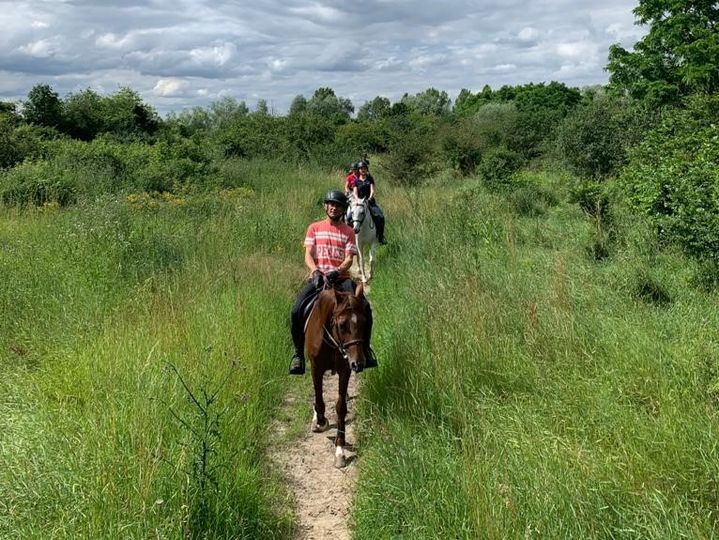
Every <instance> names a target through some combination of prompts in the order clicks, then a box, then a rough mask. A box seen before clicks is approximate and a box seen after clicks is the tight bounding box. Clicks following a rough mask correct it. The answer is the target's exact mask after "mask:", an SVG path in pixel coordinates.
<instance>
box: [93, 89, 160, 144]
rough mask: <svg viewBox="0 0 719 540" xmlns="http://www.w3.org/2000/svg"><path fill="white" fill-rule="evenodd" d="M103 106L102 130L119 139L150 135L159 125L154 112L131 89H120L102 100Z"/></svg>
mask: <svg viewBox="0 0 719 540" xmlns="http://www.w3.org/2000/svg"><path fill="white" fill-rule="evenodd" d="M104 105H105V106H104V123H105V128H104V129H105V130H106V131H108V132H110V133H113V134H115V135H117V136H119V137H130V138H133V137H137V136H142V135H148V134H152V133H154V132H155V131H156V130H157V128H158V127H159V125H160V119H159V117H158V116H157V113H156V112H155V110H154V109H153V108H152V107H150V106H149V105H146V104H145V103H143V102H142V98H140V96H139V94H138V93H137V92H135V91H134V90H132V89H131V88H120V90H118V91H117V92H116V93H115V94H113V95H111V96H109V97H106V98H105V99H104Z"/></svg>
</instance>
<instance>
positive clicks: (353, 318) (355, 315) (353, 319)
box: [350, 313, 357, 325]
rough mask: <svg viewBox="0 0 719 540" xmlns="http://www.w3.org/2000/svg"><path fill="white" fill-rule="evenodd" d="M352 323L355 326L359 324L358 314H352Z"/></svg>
mask: <svg viewBox="0 0 719 540" xmlns="http://www.w3.org/2000/svg"><path fill="white" fill-rule="evenodd" d="M350 322H351V323H352V324H355V325H356V324H357V314H356V313H353V314H352V316H351V317H350Z"/></svg>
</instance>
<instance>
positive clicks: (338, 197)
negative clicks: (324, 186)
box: [325, 190, 349, 208]
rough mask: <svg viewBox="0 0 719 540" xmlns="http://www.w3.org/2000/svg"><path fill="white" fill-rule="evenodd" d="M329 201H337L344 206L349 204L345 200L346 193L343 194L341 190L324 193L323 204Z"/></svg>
mask: <svg viewBox="0 0 719 540" xmlns="http://www.w3.org/2000/svg"><path fill="white" fill-rule="evenodd" d="M329 202H333V203H337V204H339V205H341V206H344V207H345V208H347V207H348V206H349V202H348V201H347V195H345V194H344V193H342V192H341V191H335V190H333V191H328V192H327V195H325V204H326V203H329Z"/></svg>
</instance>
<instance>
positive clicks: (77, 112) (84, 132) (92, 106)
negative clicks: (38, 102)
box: [63, 88, 105, 141]
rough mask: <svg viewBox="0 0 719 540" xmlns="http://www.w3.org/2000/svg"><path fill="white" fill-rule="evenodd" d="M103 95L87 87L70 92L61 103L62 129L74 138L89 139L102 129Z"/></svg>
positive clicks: (103, 126) (103, 124) (103, 123)
mask: <svg viewBox="0 0 719 540" xmlns="http://www.w3.org/2000/svg"><path fill="white" fill-rule="evenodd" d="M103 99H104V98H103V97H102V96H100V95H99V94H98V93H97V92H95V91H94V90H92V89H90V88H88V89H87V90H83V91H82V92H78V93H76V94H70V95H69V96H67V98H65V101H64V103H63V116H64V118H65V126H64V131H66V132H67V134H68V135H70V136H71V137H73V138H75V139H82V140H85V141H90V140H92V139H94V138H95V137H96V136H97V135H98V133H100V132H102V131H104V128H105V121H104V119H105V118H104V116H105V115H104V111H103V109H104V103H103Z"/></svg>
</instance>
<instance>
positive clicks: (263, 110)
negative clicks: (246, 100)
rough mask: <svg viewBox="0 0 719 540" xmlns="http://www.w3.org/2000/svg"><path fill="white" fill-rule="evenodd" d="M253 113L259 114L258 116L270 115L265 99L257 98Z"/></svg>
mask: <svg viewBox="0 0 719 540" xmlns="http://www.w3.org/2000/svg"><path fill="white" fill-rule="evenodd" d="M253 114H255V115H259V116H269V115H270V109H269V107H268V106H267V100H266V99H258V100H257V107H255V112H254V113H253Z"/></svg>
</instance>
